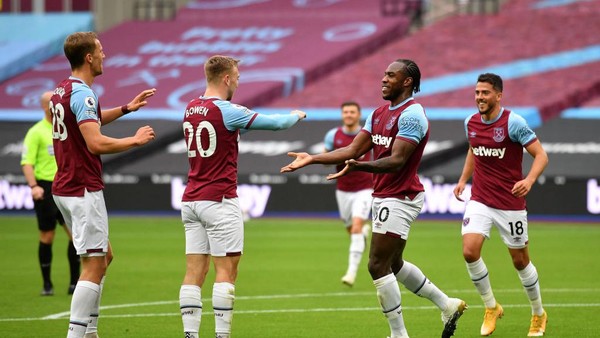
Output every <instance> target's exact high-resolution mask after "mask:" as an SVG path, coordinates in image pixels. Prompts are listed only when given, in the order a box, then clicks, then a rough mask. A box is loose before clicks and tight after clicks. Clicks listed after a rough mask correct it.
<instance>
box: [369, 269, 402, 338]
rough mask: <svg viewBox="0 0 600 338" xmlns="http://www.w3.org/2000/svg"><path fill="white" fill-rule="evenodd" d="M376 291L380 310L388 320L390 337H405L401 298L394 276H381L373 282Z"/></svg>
mask: <svg viewBox="0 0 600 338" xmlns="http://www.w3.org/2000/svg"><path fill="white" fill-rule="evenodd" d="M373 284H374V285H375V288H376V289H377V298H378V299H379V304H380V305H381V310H382V311H383V314H384V315H385V317H386V318H387V320H388V324H389V325H390V330H391V331H392V334H391V336H392V337H393V336H405V335H408V334H407V333H406V327H405V326H404V317H403V316H402V296H401V295H400V287H399V286H398V282H396V278H395V277H394V274H389V275H387V276H383V277H381V278H379V279H376V280H374V281H373Z"/></svg>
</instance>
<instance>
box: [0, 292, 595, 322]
mask: <svg viewBox="0 0 600 338" xmlns="http://www.w3.org/2000/svg"><path fill="white" fill-rule="evenodd" d="M543 291H544V293H547V292H548V293H565V292H592V293H593V292H599V291H600V289H594V288H586V289H569V288H560V289H558V288H557V289H552V288H547V289H543ZM475 292H476V291H475V290H474V289H468V290H464V289H462V290H458V289H454V290H447V293H449V294H456V293H475ZM494 292H495V293H514V292H524V291H523V289H498V290H494ZM372 295H374V293H373V291H368V292H367V291H361V292H329V293H300V294H280V295H258V296H238V297H236V300H259V299H287V298H317V297H347V296H372ZM202 301H203V302H205V301H209V302H210V301H212V299H211V298H203V299H202ZM177 303H179V300H169V301H155V302H144V303H129V304H117V305H104V306H100V310H109V309H120V308H128V307H141V306H153V305H168V304H177ZM575 305H577V306H572V307H584V306H586V304H575ZM503 306H504V305H503ZM544 306H549V305H546V304H544ZM556 306H560V304H559V305H556ZM564 306H568V305H567V304H564ZM588 306H590V307H596V306H597V305H596V304H593V303H592V304H591V305H588ZM476 307H477V306H471V308H476ZM515 307H516V306H515ZM429 308H430V307H427V309H429ZM431 308H434V307H431ZM350 309H358V310H346V311H363V310H360V309H361V308H350ZM365 309H367V308H365ZM368 309H369V311H371V310H373V309H375V310H377V309H378V308H368ZM406 309H411V307H407V308H406ZM419 309H421V308H419ZM292 310H293V309H291V310H290V311H292ZM248 311H253V312H244V311H236V313H253V314H256V313H261V312H260V311H285V310H248ZM298 311H301V310H298ZM340 311H344V310H340ZM364 311H366V310H364ZM305 312H307V311H305ZM311 312H317V311H315V310H311ZM211 313H212V312H211ZM265 313H268V312H265ZM69 314H70V312H69V311H64V312H59V313H55V314H50V315H47V316H44V317H39V318H0V322H8V321H26V320H53V319H62V318H68V316H69ZM207 314H208V312H207ZM164 315H172V314H164ZM111 316H113V315H104V314H103V315H102V317H103V318H111ZM114 316H118V315H114ZM121 316H127V315H121ZM138 316H140V317H145V316H160V314H148V315H144V314H140V315H138Z"/></svg>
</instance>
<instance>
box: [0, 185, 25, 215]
mask: <svg viewBox="0 0 600 338" xmlns="http://www.w3.org/2000/svg"><path fill="white" fill-rule="evenodd" d="M5 209H7V210H22V209H27V210H31V209H33V199H32V198H31V188H29V187H28V186H27V185H26V184H11V183H10V182H8V181H6V180H0V210H5Z"/></svg>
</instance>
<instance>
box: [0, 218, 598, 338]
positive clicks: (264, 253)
mask: <svg viewBox="0 0 600 338" xmlns="http://www.w3.org/2000/svg"><path fill="white" fill-rule="evenodd" d="M110 221H111V225H110V226H111V228H110V238H111V243H112V245H113V249H114V253H115V259H114V261H113V264H112V265H111V267H110V268H109V270H108V275H107V279H106V284H105V291H104V294H103V297H102V307H101V311H100V313H101V315H100V324H99V327H100V330H99V333H100V336H101V337H103V338H109V337H119V338H120V337H182V336H183V335H182V325H181V319H180V314H179V305H178V295H179V286H180V283H181V280H182V278H183V274H184V268H185V261H184V234H183V229H182V225H181V222H180V220H179V219H178V218H177V217H152V218H150V217H148V218H134V217H111V219H110ZM245 229H246V242H245V250H244V255H243V257H242V261H241V264H240V272H239V277H238V280H237V283H236V301H235V312H234V320H233V337H236V338H237V337H239V338H252V337H260V338H268V337H290V338H291V337H310V338H314V337H325V338H329V337H332V338H333V337H357V338H370V337H375V338H384V337H386V336H387V335H388V334H389V330H388V327H387V322H386V320H385V318H384V317H383V315H382V314H381V311H380V309H379V306H378V303H377V299H376V296H375V290H374V287H373V284H372V282H371V280H370V277H369V275H368V272H367V267H366V263H367V257H366V255H365V257H364V258H363V261H362V262H361V265H362V268H361V270H360V273H359V277H358V279H357V282H356V284H355V286H354V287H353V288H349V287H346V286H344V285H343V284H341V283H340V277H341V276H342V275H343V273H344V272H345V268H346V262H347V256H348V255H347V251H348V244H349V241H348V236H347V235H346V233H345V231H344V229H343V227H342V225H341V222H339V221H337V220H334V219H253V220H250V221H249V222H247V223H246V228H245ZM410 236H411V237H410V239H409V241H408V245H407V248H406V251H405V259H406V260H408V261H411V262H413V263H415V264H416V265H418V266H419V267H420V268H421V269H422V270H423V272H424V273H425V274H426V275H427V276H428V277H429V279H431V280H432V281H433V282H434V283H435V284H437V286H439V287H440V288H441V289H442V290H444V291H445V292H446V293H448V294H449V295H450V296H453V297H461V298H463V299H465V300H466V301H467V303H468V304H469V305H470V307H469V310H468V311H466V312H465V314H464V316H463V317H462V318H461V319H460V321H459V323H458V329H457V331H456V334H455V336H456V337H478V336H479V327H480V325H481V319H482V317H483V307H482V303H481V300H480V299H479V296H478V295H477V294H476V292H475V289H474V287H473V286H472V284H471V282H470V280H469V277H468V275H467V272H466V269H465V264H464V262H463V260H462V255H461V241H460V222H459V221H429V220H420V221H417V222H416V223H415V224H414V225H413V227H412V230H411V234H410ZM37 238H38V235H37V228H36V225H35V222H34V218H33V216H14V217H13V216H2V217H0V253H1V254H0V264H1V269H0V337H3V338H9V337H64V336H65V335H66V330H67V325H68V324H67V323H68V311H69V307H70V297H69V296H67V294H66V293H67V287H68V285H67V283H68V276H67V275H68V271H67V269H68V268H67V259H66V236H65V234H64V232H62V231H60V232H57V236H56V241H55V245H54V250H53V251H54V260H53V267H52V277H53V282H54V288H55V295H54V296H52V297H41V296H39V292H40V290H41V286H42V284H41V276H40V272H39V267H38V263H37V245H38V244H37V243H38V240H37ZM530 252H531V256H532V258H533V262H534V263H535V265H536V267H537V269H538V272H539V274H540V283H541V287H542V296H543V300H544V304H545V307H546V310H547V312H548V315H549V322H548V327H547V334H546V336H548V337H561V338H562V337H599V336H600V333H599V332H600V320H598V318H600V282H599V281H600V265H599V264H598V258H599V257H600V224H577V223H545V222H533V221H532V222H530ZM483 255H484V259H485V261H486V264H487V266H488V269H489V271H490V276H491V279H492V286H493V287H494V291H495V295H496V298H497V299H498V301H499V302H500V303H501V304H502V305H503V306H504V309H505V316H504V318H502V319H501V320H500V321H499V323H498V328H497V330H496V332H494V334H493V337H525V336H526V335H527V330H528V327H529V320H530V308H529V303H528V301H527V298H526V296H525V293H524V291H523V289H522V287H521V285H520V282H519V279H518V276H517V274H516V272H515V271H514V269H513V268H512V264H511V262H510V257H509V255H508V252H507V250H506V248H505V247H504V245H503V244H502V243H501V240H500V238H499V236H498V234H497V232H496V231H494V232H493V235H492V238H491V240H489V241H487V242H486V244H485V246H484V253H483ZM211 270H212V269H211ZM212 280H213V274H212V271H211V274H210V275H209V277H208V279H207V283H206V284H205V287H204V290H203V294H202V298H203V304H204V315H203V317H202V327H201V334H200V335H201V337H203V338H206V337H214V333H213V330H214V320H213V317H212V306H211V292H212ZM401 290H402V297H403V298H402V301H403V308H404V318H405V322H406V325H407V328H408V332H409V334H410V336H411V337H412V338H419V337H439V336H440V334H441V331H442V324H441V321H440V313H439V311H438V310H437V308H435V307H434V306H433V304H432V303H430V302H429V301H428V300H426V299H422V298H419V297H417V296H415V295H414V294H412V293H410V292H409V291H407V290H406V289H404V288H403V287H401Z"/></svg>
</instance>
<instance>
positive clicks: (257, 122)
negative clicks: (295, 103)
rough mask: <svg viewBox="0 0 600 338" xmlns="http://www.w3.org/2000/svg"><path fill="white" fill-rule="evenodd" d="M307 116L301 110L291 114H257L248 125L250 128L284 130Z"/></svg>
mask: <svg viewBox="0 0 600 338" xmlns="http://www.w3.org/2000/svg"><path fill="white" fill-rule="evenodd" d="M305 118H306V113H305V112H303V111H301V110H293V111H292V112H291V113H290V115H279V114H275V115H265V114H256V117H255V118H254V120H253V121H252V122H251V124H250V125H249V126H248V129H250V130H282V129H288V128H290V127H292V126H293V125H295V124H296V123H298V121H301V120H303V119H305Z"/></svg>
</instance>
